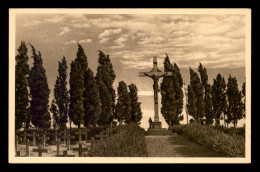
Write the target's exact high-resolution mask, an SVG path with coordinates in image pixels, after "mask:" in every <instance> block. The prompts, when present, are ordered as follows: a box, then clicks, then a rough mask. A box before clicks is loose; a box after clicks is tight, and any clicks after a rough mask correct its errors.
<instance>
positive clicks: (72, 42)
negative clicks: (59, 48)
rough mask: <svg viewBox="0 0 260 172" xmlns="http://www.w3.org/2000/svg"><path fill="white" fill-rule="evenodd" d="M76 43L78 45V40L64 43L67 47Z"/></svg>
mask: <svg viewBox="0 0 260 172" xmlns="http://www.w3.org/2000/svg"><path fill="white" fill-rule="evenodd" d="M76 43H77V41H76V40H70V41H66V42H64V44H65V45H68V44H76Z"/></svg>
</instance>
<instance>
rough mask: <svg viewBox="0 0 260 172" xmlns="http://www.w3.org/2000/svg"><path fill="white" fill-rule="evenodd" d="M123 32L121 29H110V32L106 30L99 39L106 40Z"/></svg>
mask: <svg viewBox="0 0 260 172" xmlns="http://www.w3.org/2000/svg"><path fill="white" fill-rule="evenodd" d="M121 32H122V29H121V28H119V29H108V30H105V31H104V32H102V33H101V34H99V36H98V37H99V38H101V39H102V38H105V37H108V36H110V35H114V34H119V33H121Z"/></svg>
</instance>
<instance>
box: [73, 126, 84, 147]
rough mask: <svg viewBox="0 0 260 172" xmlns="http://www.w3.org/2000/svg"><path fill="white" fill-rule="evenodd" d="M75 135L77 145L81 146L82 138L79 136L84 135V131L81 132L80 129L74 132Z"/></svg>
mask: <svg viewBox="0 0 260 172" xmlns="http://www.w3.org/2000/svg"><path fill="white" fill-rule="evenodd" d="M75 134H76V135H79V144H81V141H82V138H81V135H82V134H85V132H84V131H81V129H79V130H78V131H76V132H75Z"/></svg>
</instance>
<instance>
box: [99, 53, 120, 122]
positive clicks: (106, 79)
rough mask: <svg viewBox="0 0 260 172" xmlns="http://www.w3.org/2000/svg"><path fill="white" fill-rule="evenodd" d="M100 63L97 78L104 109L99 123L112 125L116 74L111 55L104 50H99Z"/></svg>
mask: <svg viewBox="0 0 260 172" xmlns="http://www.w3.org/2000/svg"><path fill="white" fill-rule="evenodd" d="M98 63H99V65H98V67H97V74H96V77H95V79H96V82H97V84H98V87H99V94H100V100H101V109H102V112H101V115H100V118H99V120H98V125H111V122H112V121H113V118H114V117H113V114H114V109H115V90H114V88H113V82H114V80H115V77H116V75H115V72H114V69H113V65H112V63H111V60H110V58H109V55H105V54H104V53H103V52H102V51H99V59H98Z"/></svg>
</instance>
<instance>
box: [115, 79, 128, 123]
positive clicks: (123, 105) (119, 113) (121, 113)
mask: <svg viewBox="0 0 260 172" xmlns="http://www.w3.org/2000/svg"><path fill="white" fill-rule="evenodd" d="M117 94H118V98H117V103H116V106H115V118H116V119H117V120H118V122H119V124H121V123H122V122H124V123H130V122H131V121H132V119H131V111H132V107H131V98H130V95H129V92H128V90H127V85H126V83H125V82H124V81H120V82H119V84H118V87H117Z"/></svg>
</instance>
